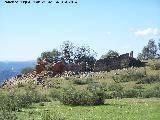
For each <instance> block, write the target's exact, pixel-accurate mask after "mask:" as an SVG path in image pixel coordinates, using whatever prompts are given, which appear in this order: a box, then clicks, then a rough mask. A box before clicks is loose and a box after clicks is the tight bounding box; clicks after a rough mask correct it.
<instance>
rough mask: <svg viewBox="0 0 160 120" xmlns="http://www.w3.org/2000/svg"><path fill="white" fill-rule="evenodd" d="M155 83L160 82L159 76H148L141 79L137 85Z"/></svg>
mask: <svg viewBox="0 0 160 120" xmlns="http://www.w3.org/2000/svg"><path fill="white" fill-rule="evenodd" d="M156 81H160V77H159V75H148V76H146V77H143V78H141V79H140V80H139V81H138V82H137V84H151V83H154V82H156Z"/></svg>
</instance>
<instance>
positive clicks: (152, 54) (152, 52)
mask: <svg viewBox="0 0 160 120" xmlns="http://www.w3.org/2000/svg"><path fill="white" fill-rule="evenodd" d="M158 50H160V43H158V46H157V45H156V44H155V41H154V40H153V39H151V40H149V41H148V44H147V45H146V46H144V48H143V50H142V53H139V54H138V57H137V58H138V59H140V60H149V59H155V58H157V57H159V56H160V54H159V52H158Z"/></svg>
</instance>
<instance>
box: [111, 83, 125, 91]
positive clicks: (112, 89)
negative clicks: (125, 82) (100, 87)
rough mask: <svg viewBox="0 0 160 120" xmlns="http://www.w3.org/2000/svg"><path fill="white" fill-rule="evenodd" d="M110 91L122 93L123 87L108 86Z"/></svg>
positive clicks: (116, 85) (118, 85)
mask: <svg viewBox="0 0 160 120" xmlns="http://www.w3.org/2000/svg"><path fill="white" fill-rule="evenodd" d="M108 90H109V91H122V90H123V87H122V86H121V85H120V84H111V85H109V86H108Z"/></svg>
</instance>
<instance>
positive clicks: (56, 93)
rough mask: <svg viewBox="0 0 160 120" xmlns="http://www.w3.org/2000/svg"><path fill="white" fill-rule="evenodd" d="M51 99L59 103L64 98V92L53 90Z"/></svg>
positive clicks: (50, 94)
mask: <svg viewBox="0 0 160 120" xmlns="http://www.w3.org/2000/svg"><path fill="white" fill-rule="evenodd" d="M49 97H51V98H52V99H53V100H55V101H57V100H60V99H61V98H62V91H61V90H60V89H52V90H51V91H50V93H49Z"/></svg>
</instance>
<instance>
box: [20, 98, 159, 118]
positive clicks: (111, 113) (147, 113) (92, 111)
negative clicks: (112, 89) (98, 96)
mask: <svg viewBox="0 0 160 120" xmlns="http://www.w3.org/2000/svg"><path fill="white" fill-rule="evenodd" d="M44 111H48V112H50V113H53V114H54V113H57V114H60V115H61V116H64V117H65V118H66V119H67V120H159V118H160V99H158V98H150V99H109V100H106V103H105V105H100V106H65V105H62V104H60V103H59V102H48V103H44V106H41V105H39V104H34V105H32V106H31V108H29V109H28V108H27V109H22V111H21V112H17V115H18V118H19V119H23V120H33V119H34V120H43V118H42V117H41V114H42V113H43V112H44Z"/></svg>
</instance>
